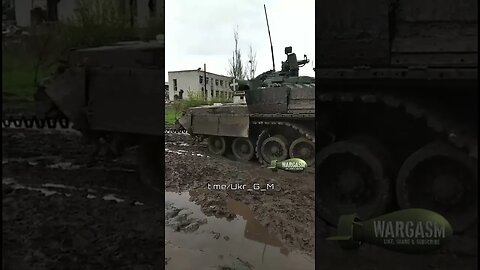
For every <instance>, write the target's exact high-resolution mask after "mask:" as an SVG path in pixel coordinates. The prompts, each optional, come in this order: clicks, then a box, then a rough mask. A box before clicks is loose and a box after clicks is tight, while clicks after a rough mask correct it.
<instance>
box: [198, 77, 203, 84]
mask: <svg viewBox="0 0 480 270" xmlns="http://www.w3.org/2000/svg"><path fill="white" fill-rule="evenodd" d="M198 81H199V82H200V83H203V76H202V75H200V76H199V77H198Z"/></svg>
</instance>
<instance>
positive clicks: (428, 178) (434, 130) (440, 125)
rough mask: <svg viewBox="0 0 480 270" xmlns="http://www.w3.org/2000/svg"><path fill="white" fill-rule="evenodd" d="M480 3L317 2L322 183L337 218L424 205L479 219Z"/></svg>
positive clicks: (456, 221) (323, 202)
mask: <svg viewBox="0 0 480 270" xmlns="http://www.w3.org/2000/svg"><path fill="white" fill-rule="evenodd" d="M477 5H478V1H476V0H461V1H449V0H434V1H415V0H396V1H390V0H374V1H369V3H368V5H365V1H355V0H350V1H333V0H328V1H322V2H321V4H320V7H319V8H318V9H317V10H318V13H317V14H316V15H317V18H318V20H317V24H316V25H315V28H316V36H315V39H316V47H317V54H316V56H317V59H316V61H315V63H316V64H315V66H316V71H315V74H316V106H315V109H316V111H315V112H316V117H317V119H318V122H317V133H316V134H315V135H316V142H317V157H316V163H317V164H316V166H317V169H316V179H317V180H316V181H317V186H316V188H315V192H316V193H317V198H320V200H317V202H316V203H317V207H316V208H317V212H318V213H319V214H320V216H321V217H322V218H324V219H325V220H327V221H328V222H329V223H331V224H333V225H335V224H336V222H338V216H339V214H340V213H346V214H350V213H352V212H357V213H358V214H359V215H360V217H361V218H362V219H368V218H371V217H375V216H378V215H381V214H383V213H385V211H389V209H392V208H412V207H413V208H415V207H418V208H426V209H431V210H434V211H436V212H439V213H441V214H442V215H443V216H445V217H446V218H447V219H448V220H449V222H450V223H451V224H452V227H453V229H454V230H455V231H457V232H458V231H464V230H466V229H468V228H473V226H476V223H477V219H478V216H477V201H478V193H477V187H478V184H477V177H478V174H477V170H478V168H477V158H478V150H477V136H478V134H477V130H478V75H477V74H478V58H477V57H478V41H477V40H478V12H477V10H478V6H477ZM331 135H333V137H334V138H335V140H334V141H331V140H330V139H328V138H330V136H331ZM322 138H325V139H322ZM318 146H322V147H318Z"/></svg>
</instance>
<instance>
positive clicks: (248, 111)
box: [179, 47, 315, 166]
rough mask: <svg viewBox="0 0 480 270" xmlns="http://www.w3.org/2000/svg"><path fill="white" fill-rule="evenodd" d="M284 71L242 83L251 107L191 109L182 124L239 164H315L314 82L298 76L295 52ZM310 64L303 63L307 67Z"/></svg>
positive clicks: (181, 121)
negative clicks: (298, 160) (297, 161)
mask: <svg viewBox="0 0 480 270" xmlns="http://www.w3.org/2000/svg"><path fill="white" fill-rule="evenodd" d="M286 54H287V56H288V58H287V61H286V62H283V63H282V64H283V65H282V70H281V71H279V72H273V71H270V72H266V73H264V74H262V75H260V76H258V77H257V78H256V79H255V80H252V81H249V82H243V84H242V85H243V86H244V89H243V90H244V92H245V99H246V104H225V105H220V106H204V107H196V108H190V109H189V110H188V111H187V113H186V114H185V115H184V116H183V117H182V118H181V119H180V120H179V122H180V124H181V125H182V126H183V127H184V128H186V129H187V130H188V132H189V133H190V134H191V135H194V136H200V137H206V138H208V147H209V150H210V151H211V152H212V153H214V154H217V155H224V154H225V153H226V152H229V151H231V152H232V153H233V155H234V156H235V157H236V159H238V160H239V161H249V160H251V159H254V158H255V159H257V160H258V161H259V162H260V163H261V164H270V162H271V161H272V160H278V161H281V160H285V159H288V158H293V157H296V158H301V159H303V160H305V161H306V162H307V164H308V165H310V166H311V165H313V163H314V160H315V130H314V129H315V80H314V78H310V77H301V76H298V63H299V62H297V59H296V56H295V54H294V53H291V47H287V48H286ZM307 62H308V60H307V59H305V60H302V61H300V64H303V65H304V64H306V63H307Z"/></svg>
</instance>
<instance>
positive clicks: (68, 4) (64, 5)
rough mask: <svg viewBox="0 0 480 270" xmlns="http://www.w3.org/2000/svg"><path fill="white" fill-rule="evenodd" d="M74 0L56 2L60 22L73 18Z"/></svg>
mask: <svg viewBox="0 0 480 270" xmlns="http://www.w3.org/2000/svg"><path fill="white" fill-rule="evenodd" d="M75 6H76V5H75V1H72V0H70V1H68V0H67V1H65V0H61V1H60V2H58V5H57V11H58V20H59V21H61V22H67V21H68V20H69V19H75V16H74V14H75Z"/></svg>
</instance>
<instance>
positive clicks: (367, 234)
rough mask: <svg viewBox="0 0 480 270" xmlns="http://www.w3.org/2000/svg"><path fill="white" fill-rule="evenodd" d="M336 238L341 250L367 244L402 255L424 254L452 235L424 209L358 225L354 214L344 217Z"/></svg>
mask: <svg viewBox="0 0 480 270" xmlns="http://www.w3.org/2000/svg"><path fill="white" fill-rule="evenodd" d="M337 229H338V232H337V236H334V237H329V238H327V239H328V240H336V241H339V242H340V245H341V246H342V247H343V248H358V247H359V246H360V245H361V244H362V243H364V242H365V243H370V244H374V245H378V246H382V247H384V248H387V249H391V250H395V251H399V252H404V253H423V252H429V251H433V250H436V249H438V248H440V247H441V246H443V245H444V244H445V243H446V242H447V241H448V240H449V239H450V238H451V236H452V233H453V230H452V227H451V226H450V224H449V222H448V221H447V220H446V219H445V218H444V217H442V216H441V215H440V214H438V213H435V212H433V211H430V210H427V209H418V208H413V209H404V210H400V211H396V212H392V213H390V214H386V215H383V216H380V217H377V218H373V219H370V220H367V221H364V222H361V221H360V220H359V219H358V217H357V215H355V214H352V215H344V216H341V217H340V220H339V223H338V228H337Z"/></svg>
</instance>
